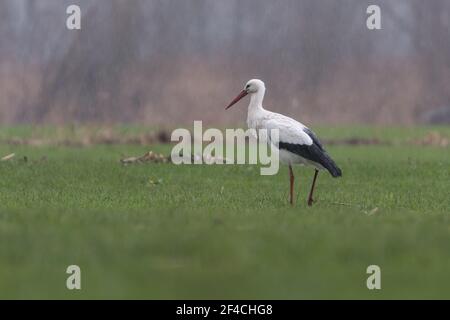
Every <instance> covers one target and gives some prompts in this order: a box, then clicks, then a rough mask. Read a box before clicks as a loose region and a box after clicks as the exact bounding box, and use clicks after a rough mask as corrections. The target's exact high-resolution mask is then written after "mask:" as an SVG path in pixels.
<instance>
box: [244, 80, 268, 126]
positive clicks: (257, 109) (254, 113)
mask: <svg viewBox="0 0 450 320" xmlns="http://www.w3.org/2000/svg"><path fill="white" fill-rule="evenodd" d="M265 92H266V88H260V89H259V90H258V91H257V92H254V93H251V94H250V104H249V105H248V113H247V125H248V127H249V128H253V129H256V128H257V127H258V119H260V118H261V116H262V115H263V114H264V108H263V105H262V102H263V100H264V93H265Z"/></svg>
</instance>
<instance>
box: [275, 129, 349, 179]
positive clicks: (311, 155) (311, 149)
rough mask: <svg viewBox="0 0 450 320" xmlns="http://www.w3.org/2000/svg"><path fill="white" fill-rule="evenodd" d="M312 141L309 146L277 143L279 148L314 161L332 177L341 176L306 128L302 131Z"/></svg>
mask: <svg viewBox="0 0 450 320" xmlns="http://www.w3.org/2000/svg"><path fill="white" fill-rule="evenodd" d="M303 131H304V132H305V133H306V134H307V135H308V136H309V137H310V138H311V139H312V141H313V143H312V144H311V145H306V144H295V143H286V142H281V141H280V143H279V148H280V149H284V150H287V151H289V152H292V153H294V154H297V155H299V156H301V157H303V158H305V159H308V160H310V161H314V162H316V163H319V164H320V165H322V166H323V167H324V168H325V169H327V170H328V171H329V172H330V174H331V175H332V176H333V177H340V176H342V171H341V169H339V167H338V166H337V165H336V163H335V162H334V161H333V159H331V157H330V156H329V155H328V153H327V152H326V151H325V149H324V148H323V146H322V144H321V143H320V141H319V139H318V138H317V136H316V135H315V134H314V133H313V132H312V131H311V130H310V129H308V128H305V129H304V130H303Z"/></svg>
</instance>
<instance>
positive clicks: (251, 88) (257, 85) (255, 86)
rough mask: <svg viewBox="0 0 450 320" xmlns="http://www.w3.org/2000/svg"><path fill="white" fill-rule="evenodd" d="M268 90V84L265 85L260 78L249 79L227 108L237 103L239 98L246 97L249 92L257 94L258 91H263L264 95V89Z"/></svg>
mask: <svg viewBox="0 0 450 320" xmlns="http://www.w3.org/2000/svg"><path fill="white" fill-rule="evenodd" d="M265 90H266V86H265V85H264V82H262V81H261V80H259V79H252V80H249V81H248V82H247V83H246V84H245V87H244V90H242V91H241V92H240V93H239V94H238V96H237V97H236V98H234V100H233V101H231V102H230V104H229V105H228V106H227V107H226V108H225V109H228V108H230V107H231V106H232V105H234V104H236V103H237V102H238V101H239V100H241V99H242V98H243V97H245V96H246V95H248V94H256V93H258V92H262V95H264V91H265Z"/></svg>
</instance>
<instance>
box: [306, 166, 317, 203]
mask: <svg viewBox="0 0 450 320" xmlns="http://www.w3.org/2000/svg"><path fill="white" fill-rule="evenodd" d="M318 174H319V170H317V169H316V171H315V172H314V179H313V182H312V185H311V191H309V197H308V206H312V204H313V202H314V200H313V192H314V187H315V185H316V179H317V175H318Z"/></svg>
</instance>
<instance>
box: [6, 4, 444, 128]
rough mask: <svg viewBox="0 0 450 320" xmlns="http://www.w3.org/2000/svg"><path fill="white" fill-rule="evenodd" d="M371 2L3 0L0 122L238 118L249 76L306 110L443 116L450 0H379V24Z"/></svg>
mask: <svg viewBox="0 0 450 320" xmlns="http://www.w3.org/2000/svg"><path fill="white" fill-rule="evenodd" d="M70 4H78V5H80V7H81V10H82V21H81V26H82V30H81V31H71V30H68V29H67V28H66V18H67V14H66V8H67V6H68V5H70ZM369 4H374V3H373V1H364V0H363V1H361V0H340V1H325V0H323V1H315V0H302V1H298V0H283V1H271V0H229V1H208V0H183V1H180V0H164V1H162V0H159V1H158V0H127V1H120V0H96V1H89V0H70V1H68V0H64V1H61V0H40V1H34V0H0V97H1V99H0V124H17V123H34V124H58V125H59V124H61V125H65V124H68V123H86V122H88V123H99V124H111V123H138V124H139V123H140V124H148V125H154V126H161V125H181V124H183V125H184V124H189V123H191V122H192V120H194V119H196V120H203V121H205V122H206V123H207V125H216V124H220V125H225V124H230V123H236V122H241V121H243V120H244V119H245V115H244V114H245V112H246V111H245V110H244V108H240V111H234V112H224V111H223V107H224V106H225V105H226V104H227V103H228V102H229V100H230V98H232V97H233V96H234V95H235V94H236V92H237V91H239V90H240V89H241V87H242V86H243V84H244V82H245V81H247V80H248V79H250V78H253V77H258V78H261V79H263V80H264V81H265V82H266V86H267V87H268V95H267V99H266V104H267V106H268V107H269V108H271V109H272V110H274V111H278V112H282V113H286V114H288V115H290V116H293V117H296V118H298V119H300V120H302V121H303V122H305V123H310V122H313V123H317V124H325V125H326V124H346V123H361V124H366V123H370V124H390V125H396V124H402V125H405V124H415V123H443V122H446V121H449V122H450V107H449V106H450V93H449V90H448V88H449V85H450V41H449V39H450V31H449V30H450V2H449V1H447V0H433V1H421V0H396V1H386V0H378V1H376V4H378V5H379V6H380V7H381V13H382V30H375V31H370V30H368V29H367V28H366V18H367V16H368V15H367V14H366V9H367V7H368V5H369Z"/></svg>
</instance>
